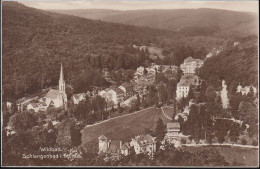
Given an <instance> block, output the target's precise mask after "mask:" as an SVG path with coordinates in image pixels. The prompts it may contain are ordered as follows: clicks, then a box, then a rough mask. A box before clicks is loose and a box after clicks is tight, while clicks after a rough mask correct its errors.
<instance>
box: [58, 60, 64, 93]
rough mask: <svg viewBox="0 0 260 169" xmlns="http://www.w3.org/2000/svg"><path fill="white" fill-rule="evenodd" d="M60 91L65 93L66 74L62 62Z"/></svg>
mask: <svg viewBox="0 0 260 169" xmlns="http://www.w3.org/2000/svg"><path fill="white" fill-rule="evenodd" d="M59 92H60V93H65V81H64V75H63V68H62V63H61V66H60V80H59Z"/></svg>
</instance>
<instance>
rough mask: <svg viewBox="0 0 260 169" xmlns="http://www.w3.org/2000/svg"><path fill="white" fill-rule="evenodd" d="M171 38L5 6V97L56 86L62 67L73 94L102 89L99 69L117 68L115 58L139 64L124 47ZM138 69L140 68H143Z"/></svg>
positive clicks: (165, 34)
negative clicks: (71, 86) (80, 91)
mask: <svg viewBox="0 0 260 169" xmlns="http://www.w3.org/2000/svg"><path fill="white" fill-rule="evenodd" d="M173 36H174V33H172V32H169V31H164V30H154V29H147V28H141V27H134V26H126V25H121V24H113V23H106V22H101V21H94V20H89V19H85V18H80V17H75V16H68V15H62V14H57V13H52V12H46V11H42V10H38V9H33V8H29V7H26V6H24V5H22V4H19V3H16V2H4V3H3V91H4V96H6V97H7V98H13V97H21V96H23V95H24V94H25V93H32V92H35V91H36V90H37V89H41V88H45V87H49V86H52V85H57V84H58V76H59V69H60V63H61V62H62V63H63V65H64V72H65V79H66V81H67V84H72V85H73V87H74V88H84V87H85V89H87V88H86V87H87V86H92V85H95V86H104V85H107V83H106V82H105V81H104V79H103V78H102V77H101V73H100V68H102V67H108V68H111V69H113V68H114V67H116V68H117V69H120V68H126V69H127V68H129V67H123V66H120V65H119V66H116V64H117V60H118V57H124V58H127V59H129V60H130V61H133V63H132V64H130V65H131V66H132V67H130V68H133V69H136V67H138V66H139V64H140V63H139V61H138V60H137V59H138V58H135V55H130V54H128V53H127V52H125V46H126V45H131V44H136V45H142V44H143V45H148V44H149V43H150V42H153V43H154V44H159V42H163V41H167V39H169V38H168V37H170V38H172V37H173ZM141 64H142V63H141Z"/></svg>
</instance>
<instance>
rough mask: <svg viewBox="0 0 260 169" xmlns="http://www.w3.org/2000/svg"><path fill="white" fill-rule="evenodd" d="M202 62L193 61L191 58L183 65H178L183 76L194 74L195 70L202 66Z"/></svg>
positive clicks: (198, 60)
mask: <svg viewBox="0 0 260 169" xmlns="http://www.w3.org/2000/svg"><path fill="white" fill-rule="evenodd" d="M203 63H204V61H203V60H200V59H193V58H192V57H191V56H190V57H188V58H186V59H185V60H184V63H183V64H181V65H180V68H181V70H182V71H183V73H184V74H195V72H196V69H198V68H200V67H201V66H202V65H203Z"/></svg>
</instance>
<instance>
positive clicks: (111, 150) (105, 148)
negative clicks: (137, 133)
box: [98, 135, 130, 159]
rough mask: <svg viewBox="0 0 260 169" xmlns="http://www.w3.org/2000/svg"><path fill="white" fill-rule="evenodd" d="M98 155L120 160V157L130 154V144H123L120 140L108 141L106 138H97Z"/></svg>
mask: <svg viewBox="0 0 260 169" xmlns="http://www.w3.org/2000/svg"><path fill="white" fill-rule="evenodd" d="M98 147H99V152H98V154H101V153H105V154H110V155H112V157H113V158H117V159H118V158H120V156H121V155H125V156H126V155H128V154H129V153H130V151H129V150H130V144H129V143H127V142H126V143H124V144H123V142H122V141H121V140H108V139H107V137H106V136H104V135H101V136H100V137H98Z"/></svg>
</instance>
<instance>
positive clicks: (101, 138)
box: [98, 134, 107, 140]
mask: <svg viewBox="0 0 260 169" xmlns="http://www.w3.org/2000/svg"><path fill="white" fill-rule="evenodd" d="M98 139H99V140H106V139H107V138H106V136H104V135H103V134H102V135H101V136H99V137H98Z"/></svg>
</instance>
